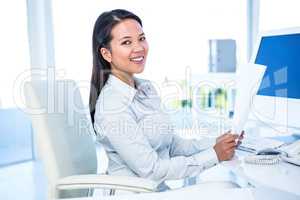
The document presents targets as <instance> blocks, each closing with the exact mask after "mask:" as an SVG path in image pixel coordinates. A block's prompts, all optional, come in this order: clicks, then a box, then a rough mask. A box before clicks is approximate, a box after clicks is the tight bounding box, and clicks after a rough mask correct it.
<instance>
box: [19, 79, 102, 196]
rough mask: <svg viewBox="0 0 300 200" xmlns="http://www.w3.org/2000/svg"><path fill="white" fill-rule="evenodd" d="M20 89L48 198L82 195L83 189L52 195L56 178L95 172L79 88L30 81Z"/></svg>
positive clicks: (93, 150) (67, 83)
mask: <svg viewBox="0 0 300 200" xmlns="http://www.w3.org/2000/svg"><path fill="white" fill-rule="evenodd" d="M24 87H25V88H24V91H25V101H26V108H25V112H26V113H28V114H29V115H30V116H31V120H32V126H33V131H34V140H35V142H36V148H37V157H38V158H40V159H41V160H42V161H43V164H44V166H45V172H46V175H47V180H48V181H47V183H48V197H49V199H50V198H53V197H54V198H56V197H57V196H58V197H62V196H68V197H69V196H70V197H73V196H77V195H79V196H85V195H86V194H87V191H86V190H85V191H83V190H81V191H73V194H72V191H71V192H66V191H64V192H61V193H59V194H55V191H56V190H55V184H56V181H57V180H58V179H59V178H62V177H66V176H70V175H78V174H95V173H97V157H96V148H95V144H94V141H93V131H92V130H91V126H90V125H91V123H90V120H89V118H88V117H87V110H86V109H84V106H83V103H82V100H81V96H80V91H79V88H78V87H77V86H76V83H75V82H74V81H71V80H57V81H53V82H49V81H45V80H38V81H35V80H34V81H31V82H26V83H25V85H24Z"/></svg>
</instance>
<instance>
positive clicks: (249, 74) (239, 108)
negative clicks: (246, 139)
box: [232, 63, 266, 134]
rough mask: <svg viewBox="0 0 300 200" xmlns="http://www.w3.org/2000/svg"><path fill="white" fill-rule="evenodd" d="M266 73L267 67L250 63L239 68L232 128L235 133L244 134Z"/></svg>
mask: <svg viewBox="0 0 300 200" xmlns="http://www.w3.org/2000/svg"><path fill="white" fill-rule="evenodd" d="M265 71H266V66H264V65H258V64H250V63H248V64H244V65H241V66H239V71H238V72H237V80H236V90H237V92H236V98H235V106H234V115H233V127H232V131H233V132H234V133H237V134H240V133H241V132H242V130H243V128H244V125H245V123H246V121H247V120H248V115H249V112H250V110H251V106H252V103H253V98H254V97H255V95H256V93H257V90H258V89H259V86H260V83H261V81H262V78H263V75H264V73H265Z"/></svg>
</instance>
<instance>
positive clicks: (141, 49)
mask: <svg viewBox="0 0 300 200" xmlns="http://www.w3.org/2000/svg"><path fill="white" fill-rule="evenodd" d="M144 49H145V48H144V46H143V45H142V44H140V43H135V45H134V46H133V51H135V52H137V51H143V50H144Z"/></svg>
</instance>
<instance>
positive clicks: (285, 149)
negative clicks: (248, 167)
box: [245, 140, 300, 166]
mask: <svg viewBox="0 0 300 200" xmlns="http://www.w3.org/2000/svg"><path fill="white" fill-rule="evenodd" d="M281 160H283V161H285V162H289V163H292V164H295V165H298V166H300V140H298V141H296V142H294V143H292V144H289V145H283V146H281V147H280V148H277V149H274V148H267V149H262V150H260V151H258V152H257V153H256V155H250V156H247V157H245V162H246V163H250V164H259V165H272V164H278V163H279V162H280V161H281Z"/></svg>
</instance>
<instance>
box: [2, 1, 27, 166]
mask: <svg viewBox="0 0 300 200" xmlns="http://www.w3.org/2000/svg"><path fill="white" fill-rule="evenodd" d="M0 24H1V33H0V35H1V37H0V44H1V45H0V55H1V59H0V66H1V67H0V166H3V165H9V164H12V163H18V162H21V161H25V160H30V159H32V134H31V124H30V120H29V118H28V117H27V116H26V115H25V114H24V113H23V112H22V111H20V110H18V109H16V108H15V107H16V106H17V105H16V104H15V100H18V99H15V98H19V96H18V97H17V96H14V85H15V84H16V82H17V81H16V79H17V78H18V77H20V76H22V74H24V71H25V70H28V69H30V61H29V47H28V35H27V13H26V1H19V0H10V1H2V2H1V3H0ZM27 74H28V73H27ZM23 78H24V77H23ZM20 89H21V88H18V87H17V90H18V92H20V91H21V90H20Z"/></svg>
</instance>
